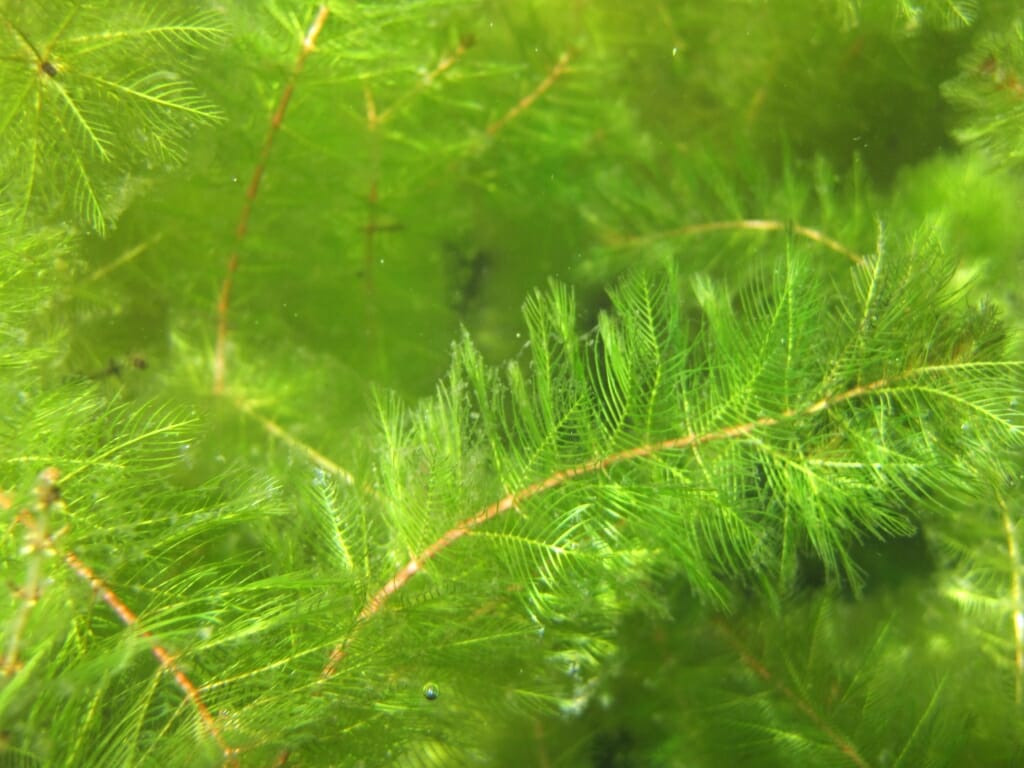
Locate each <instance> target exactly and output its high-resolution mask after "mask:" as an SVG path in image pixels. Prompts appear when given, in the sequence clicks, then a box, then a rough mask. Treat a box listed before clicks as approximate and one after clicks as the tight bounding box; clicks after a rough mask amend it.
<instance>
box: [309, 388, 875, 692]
mask: <svg viewBox="0 0 1024 768" xmlns="http://www.w3.org/2000/svg"><path fill="white" fill-rule="evenodd" d="M890 384H891V380H890V379H879V380H877V381H874V382H872V383H870V384H864V385H861V386H858V387H853V388H852V389H849V390H847V391H846V392H843V393H841V394H839V395H835V396H833V397H826V398H822V399H821V400H818V401H817V402H815V403H812V404H811V405H809V406H806V407H805V408H802V409H799V410H796V409H792V408H790V409H787V410H785V411H783V412H782V413H781V414H780V415H778V416H765V417H763V418H760V419H755V420H754V421H748V422H746V423H744V424H736V425H733V426H731V427H723V428H722V429H719V430H715V431H713V432H705V433H704V434H695V433H693V432H691V433H689V434H686V435H682V436H680V437H672V438H669V439H667V440H661V441H659V442H656V443H648V444H646V445H640V446H637V447H635V448H628V449H626V450H624V451H619V452H618V453H613V454H611V455H610V456H605V457H603V458H599V459H594V460H592V461H588V462H584V463H583V464H577V465H576V466H574V467H568V468H566V469H562V470H559V471H557V472H555V473H553V474H551V475H548V476H547V477H546V478H544V479H543V480H538V481H537V482H535V483H532V484H531V485H528V486H526V487H525V488H522V489H520V490H518V491H515V492H514V493H510V494H508V495H507V496H505V497H504V498H502V499H499V500H498V501H496V502H495V503H493V504H491V505H489V506H487V507H484V508H483V509H481V510H480V511H479V512H477V513H476V514H474V515H471V516H470V517H467V518H466V519H464V520H463V521H462V522H460V523H458V524H457V525H455V526H454V527H453V528H449V529H448V530H447V531H445V533H443V534H442V535H441V537H440V538H438V539H437V540H436V541H434V543H432V544H430V545H429V546H428V547H427V548H426V549H424V550H423V551H422V552H420V553H419V554H418V555H416V556H415V557H413V558H412V559H411V560H410V561H409V562H408V563H406V564H405V565H404V566H403V567H402V568H401V569H399V571H398V572H397V573H396V574H395V575H394V576H392V577H391V579H390V580H389V581H388V582H387V583H386V584H385V585H384V586H383V587H381V588H380V589H379V590H377V592H376V593H375V594H374V595H373V596H372V597H371V598H370V599H369V600H368V601H367V602H366V604H365V605H364V606H363V609H362V610H361V611H360V612H359V622H363V621H366V620H367V619H369V618H370V617H371V616H373V615H374V614H375V613H377V612H378V611H379V610H380V609H381V608H382V607H383V606H384V604H385V603H386V602H387V601H388V599H389V598H390V597H391V596H392V595H393V594H394V593H395V592H397V591H398V590H399V589H401V588H402V587H403V586H404V585H405V583H406V582H408V581H409V579H411V578H412V577H413V576H415V575H416V574H417V573H419V571H420V570H421V569H422V568H423V566H424V564H426V563H427V562H428V561H429V560H431V559H432V558H434V557H435V556H436V555H437V554H439V553H440V552H442V551H444V550H445V549H447V548H448V547H449V546H450V545H452V544H454V543H455V542H456V541H458V540H459V539H461V538H462V537H463V536H465V535H466V534H468V533H470V532H471V531H472V530H473V529H475V528H477V527H479V526H481V525H483V524H484V523H486V522H488V521H489V520H493V519H494V518H496V517H498V516H499V515H502V514H504V513H505V512H508V511H509V510H510V509H515V508H517V507H518V506H519V505H520V504H522V503H523V502H524V501H526V500H527V499H530V498H532V497H534V496H537V495H539V494H541V493H544V492H545V491H549V490H551V489H552V488H557V487H559V486H561V485H564V484H565V483H567V482H569V481H570V480H573V479H575V478H577V477H582V476H583V475H589V474H592V473H594V472H600V471H602V470H605V469H608V468H609V467H611V466H613V465H615V464H620V463H622V462H625V461H630V460H632V459H640V458H645V457H648V456H653V455H655V454H658V453H662V452H664V451H678V450H686V449H689V448H695V447H696V446H699V445H703V444H704V443H710V442H714V441H718V440H729V439H732V438H736V437H744V436H746V435H749V434H750V433H752V432H753V431H754V430H756V429H759V428H761V427H771V426H775V425H776V424H779V423H780V422H782V421H785V420H788V419H791V418H794V417H797V416H810V415H813V414H815V413H819V412H821V411H824V410H826V409H827V408H831V407H833V406H835V405H838V404H839V403H842V402H845V401H847V400H852V399H854V398H857V397H861V396H863V395H867V394H870V393H872V392H875V391H877V390H880V389H883V388H884V387H887V386H889V385H890ZM344 657H345V645H344V644H339V645H337V646H335V647H334V649H333V650H332V651H331V656H330V659H329V660H328V662H327V664H326V665H325V666H324V668H323V670H322V671H321V673H320V677H321V679H326V678H328V677H331V676H332V675H333V674H334V672H335V670H336V669H337V666H338V663H339V662H340V661H341V660H342V659H343V658H344Z"/></svg>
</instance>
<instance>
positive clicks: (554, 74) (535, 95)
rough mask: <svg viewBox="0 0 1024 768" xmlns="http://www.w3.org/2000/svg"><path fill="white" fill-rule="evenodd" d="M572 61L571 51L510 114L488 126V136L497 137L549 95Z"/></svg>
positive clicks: (560, 59)
mask: <svg viewBox="0 0 1024 768" xmlns="http://www.w3.org/2000/svg"><path fill="white" fill-rule="evenodd" d="M570 59H572V53H571V52H569V51H566V52H565V53H563V54H562V55H561V56H559V57H558V61H556V62H555V66H554V67H552V68H551V71H550V72H548V76H547V77H545V78H544V79H543V80H541V82H540V83H539V84H538V85H537V87H536V88H534V89H533V90H532V91H530V92H529V93H528V94H526V95H525V96H523V98H521V99H520V100H519V101H518V102H516V104H514V105H513V106H512V108H511V109H509V111H508V112H506V113H505V114H504V115H502V116H501V117H499V118H498V119H497V120H495V121H494V122H493V123H491V124H490V125H488V126H487V129H486V130H487V135H488V136H497V135H498V133H500V132H501V130H502V129H503V128H504V127H505V126H506V125H508V124H509V123H510V122H512V121H513V120H515V119H516V118H517V117H519V115H521V114H522V113H523V112H525V111H526V110H527V109H529V108H530V107H531V106H532V105H533V103H534V102H535V101H537V99H539V98H540V97H541V96H543V95H544V94H545V93H547V92H548V90H550V89H551V86H553V85H554V84H555V83H556V82H557V81H558V79H559V78H560V77H561V76H562V75H564V74H565V73H566V72H567V71H568V70H569V61H570Z"/></svg>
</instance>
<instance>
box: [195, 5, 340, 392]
mask: <svg viewBox="0 0 1024 768" xmlns="http://www.w3.org/2000/svg"><path fill="white" fill-rule="evenodd" d="M329 15H330V9H329V8H328V7H327V6H326V5H321V6H320V8H319V9H318V10H317V14H316V17H315V18H314V19H313V23H312V24H310V26H309V29H308V30H307V32H306V36H305V37H304V38H303V39H302V48H301V49H300V51H299V55H298V57H297V58H296V59H295V64H294V66H293V67H292V72H291V75H289V77H288V82H287V83H286V84H285V87H284V90H283V91H282V92H281V98H280V99H278V102H277V107H276V108H275V109H274V113H273V114H272V115H271V117H270V126H269V127H268V129H267V135H266V138H264V140H263V146H262V148H261V149H260V155H259V159H258V160H257V161H256V166H255V167H254V168H253V172H252V178H251V179H250V180H249V186H248V187H246V189H245V201H244V202H243V203H242V211H241V213H240V214H239V216H238V224H237V225H236V226H235V247H234V250H233V251H232V252H231V256H230V257H229V258H228V265H227V274H226V275H225V276H224V282H223V283H222V284H221V289H220V298H219V300H218V302H217V348H216V350H215V352H214V359H213V391H214V393H215V394H221V393H222V392H223V391H224V382H225V378H226V377H227V340H228V309H229V308H230V306H231V290H232V288H233V287H234V280H235V273H236V272H238V259H239V252H240V250H241V247H242V243H243V242H244V241H245V236H246V234H247V233H248V231H249V219H250V218H251V217H252V208H253V204H254V203H255V202H256V196H257V195H258V194H259V190H260V182H261V181H262V179H263V173H264V171H266V168H267V162H268V161H269V160H270V152H271V150H272V149H273V146H274V140H275V139H276V138H277V134H278V133H279V132H280V130H281V124H282V123H283V122H284V117H285V114H286V113H287V111H288V104H289V103H290V102H291V99H292V94H293V93H294V92H295V83H296V82H297V81H298V79H299V75H301V74H302V70H303V69H304V68H305V66H306V59H308V58H309V55H310V54H311V53H312V52H313V51H314V50H315V49H316V41H317V38H318V37H320V33H321V31H323V28H324V24H325V23H326V22H327V17H328V16H329Z"/></svg>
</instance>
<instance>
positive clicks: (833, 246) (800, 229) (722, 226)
mask: <svg viewBox="0 0 1024 768" xmlns="http://www.w3.org/2000/svg"><path fill="white" fill-rule="evenodd" d="M729 230H748V231H755V232H784V231H792V232H793V233H794V234H796V235H800V237H805V238H807V239H808V240H812V241H814V242H815V243H818V244H819V245H823V246H825V247H826V248H828V249H829V250H832V251H835V252H836V253H841V254H842V255H843V256H845V257H846V258H848V259H849V260H850V261H852V262H853V263H854V264H857V265H861V264H863V263H864V257H863V256H862V255H860V254H859V253H857V252H856V251H854V250H853V249H852V248H848V247H847V246H845V245H843V244H842V243H840V242H839V241H838V240H836V239H834V238H832V237H829V236H828V235H826V234H825V233H824V232H822V231H821V230H818V229H812V228H811V227H805V226H803V225H802V224H793V223H787V222H785V221H776V220H774V219H735V220H731V221H705V222H702V223H700V224H688V225H687V226H685V227H677V228H676V229H669V230H665V231H663V232H651V233H649V234H645V235H632V236H629V235H612V236H611V237H610V238H609V239H610V243H609V244H610V245H612V246H613V247H616V248H634V247H638V246H644V245H649V244H651V243H656V242H659V241H661V240H670V239H672V238H674V237H689V236H691V235H703V234H706V233H708V232H724V231H729Z"/></svg>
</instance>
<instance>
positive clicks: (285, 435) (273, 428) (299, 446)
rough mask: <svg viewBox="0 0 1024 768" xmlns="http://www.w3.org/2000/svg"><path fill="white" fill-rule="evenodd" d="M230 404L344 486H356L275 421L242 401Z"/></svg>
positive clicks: (341, 469)
mask: <svg viewBox="0 0 1024 768" xmlns="http://www.w3.org/2000/svg"><path fill="white" fill-rule="evenodd" d="M231 402H232V404H233V405H234V406H235V407H236V408H237V409H238V410H240V411H241V412H242V413H244V414H245V415H246V416H249V417H251V418H252V419H254V420H255V421H258V422H259V423H260V425H261V426H262V427H263V428H264V429H265V430H267V432H269V433H270V434H272V435H273V436H274V437H276V438H278V439H279V440H281V441H282V442H284V443H286V444H287V445H288V446H290V447H291V448H294V449H295V450H297V451H299V453H301V454H302V455H304V456H305V457H306V458H307V459H309V460H310V461H311V462H313V463H314V464H316V465H317V466H318V467H320V468H321V469H323V470H325V471H327V472H329V473H330V474H332V475H334V476H335V477H337V478H338V479H339V480H341V481H342V482H343V483H345V485H353V486H354V485H356V484H357V483H356V478H355V476H354V475H353V474H352V473H351V472H349V471H348V470H347V469H345V468H344V467H342V466H341V465H340V464H338V463H336V462H334V461H331V460H330V459H329V458H327V457H326V456H324V455H323V454H322V453H320V451H318V450H317V449H316V448H313V447H312V446H311V445H307V444H306V443H304V442H302V441H301V440H299V438H297V437H295V435H293V434H292V433H291V432H289V431H288V430H286V429H285V428H284V427H282V426H281V425H280V424H278V423H277V422H276V421H272V420H271V419H268V418H267V417H266V416H264V415H263V414H260V413H257V412H256V411H255V410H254V409H253V407H252V406H251V405H250V404H249V403H247V402H245V401H244V400H238V399H235V398H232V399H231Z"/></svg>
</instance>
